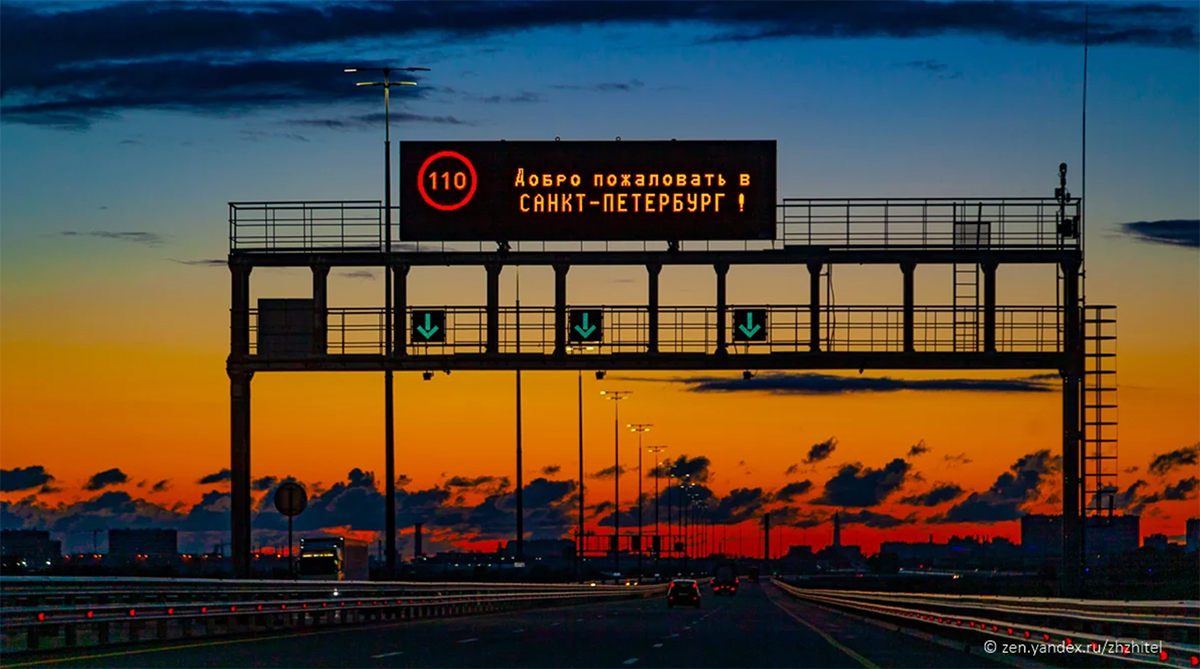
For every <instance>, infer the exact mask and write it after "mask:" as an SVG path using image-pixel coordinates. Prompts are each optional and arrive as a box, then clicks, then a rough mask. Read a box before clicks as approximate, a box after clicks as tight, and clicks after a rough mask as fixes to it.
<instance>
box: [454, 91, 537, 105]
mask: <svg viewBox="0 0 1200 669" xmlns="http://www.w3.org/2000/svg"><path fill="white" fill-rule="evenodd" d="M469 99H470V100H474V101H475V102H482V103H484V104H489V105H494V104H500V103H502V102H509V103H515V104H521V103H526V102H542V101H543V99H542V96H540V95H538V94H537V93H531V92H529V91H521V92H520V93H518V94H517V95H487V96H471V97H470V98H469Z"/></svg>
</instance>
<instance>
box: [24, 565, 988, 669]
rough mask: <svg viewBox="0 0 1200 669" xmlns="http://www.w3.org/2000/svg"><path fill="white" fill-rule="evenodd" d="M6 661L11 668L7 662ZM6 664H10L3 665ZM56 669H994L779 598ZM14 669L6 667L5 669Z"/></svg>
mask: <svg viewBox="0 0 1200 669" xmlns="http://www.w3.org/2000/svg"><path fill="white" fill-rule="evenodd" d="M9 659H10V660H12V659H14V658H9ZM6 664H8V663H6ZM37 665H38V666H58V667H630V666H633V667H868V668H871V667H945V668H947V669H948V668H951V667H996V666H1003V665H999V664H995V663H990V662H988V661H987V660H986V659H984V658H981V657H977V656H974V655H969V654H966V653H964V652H962V651H958V650H953V649H950V648H946V647H944V646H941V645H938V644H934V643H931V642H928V641H924V640H920V639H916V638H913V637H910V636H908V635H905V634H900V633H897V632H893V631H889V630H886V629H883V628H881V627H878V626H876V625H871V624H868V623H864V622H862V621H860V620H858V619H855V618H851V617H847V616H844V615H841V614H837V613H831V612H829V611H826V610H824V609H820V608H815V607H812V606H808V605H805V604H801V603H799V602H797V601H796V600H793V599H791V598H789V597H787V596H786V595H785V594H784V593H782V592H781V591H780V590H779V589H778V588H775V587H774V586H771V585H767V584H762V585H754V584H746V585H743V587H742V588H741V590H740V592H739V593H738V594H737V595H736V596H735V597H714V596H712V595H711V594H710V593H709V592H707V591H706V592H705V593H704V597H703V606H702V608H701V609H699V610H696V609H688V608H675V609H670V610H668V609H667V605H666V600H665V598H657V597H656V598H652V599H646V600H638V601H627V602H616V603H607V604H591V605H586V606H578V607H571V608H560V609H543V610H534V611H524V612H519V613H512V614H496V615H487V616H477V617H472V618H457V619H440V620H423V621H413V622H401V623H388V624H380V625H373V626H369V627H368V626H351V627H346V628H333V629H329V628H326V629H322V630H319V631H310V632H301V631H298V632H292V633H279V634H275V635H272V636H260V637H255V638H242V639H213V640H208V641H203V640H202V641H197V640H190V641H180V642H176V643H171V644H166V645H161V646H149V647H139V648H135V649H130V650H123V651H107V652H106V651H92V652H91V653H89V654H82V655H78V656H73V657H63V658H54V659H50V660H48V659H46V658H42V659H40V660H39V661H38V662H37ZM10 666H12V665H10Z"/></svg>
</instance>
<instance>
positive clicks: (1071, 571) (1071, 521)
mask: <svg viewBox="0 0 1200 669" xmlns="http://www.w3.org/2000/svg"><path fill="white" fill-rule="evenodd" d="M1062 270H1063V309H1064V311H1065V314H1064V316H1065V319H1064V320H1065V328H1064V341H1063V351H1064V353H1065V354H1066V355H1065V358H1064V365H1063V369H1062V370H1061V372H1062V377H1063V394H1062V396H1063V562H1062V565H1063V569H1062V583H1061V587H1062V591H1063V592H1062V595H1063V596H1064V597H1079V596H1081V595H1082V594H1083V564H1084V552H1083V546H1084V542H1083V533H1084V526H1083V517H1082V493H1083V487H1082V485H1081V484H1082V476H1081V471H1080V470H1081V466H1080V465H1081V462H1080V455H1081V449H1080V437H1081V435H1080V387H1081V384H1082V380H1083V346H1082V344H1083V341H1082V335H1083V327H1082V323H1081V322H1080V308H1079V262H1078V261H1069V262H1065V263H1063V264H1062Z"/></svg>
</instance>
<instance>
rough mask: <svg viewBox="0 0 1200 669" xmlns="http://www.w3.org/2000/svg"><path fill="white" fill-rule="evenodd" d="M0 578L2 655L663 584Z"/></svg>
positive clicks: (620, 592)
mask: <svg viewBox="0 0 1200 669" xmlns="http://www.w3.org/2000/svg"><path fill="white" fill-rule="evenodd" d="M81 580H82V579H81ZM2 585H3V587H4V591H5V602H4V606H3V607H0V637H2V648H3V652H4V653H13V652H28V651H38V650H59V649H64V648H77V647H85V646H97V645H107V644H111V643H131V642H139V641H163V640H167V639H177V638H187V637H194V636H208V635H214V634H235V633H236V634H246V633H255V632H260V631H266V630H271V629H281V628H287V627H312V626H321V625H329V624H346V623H359V622H373V621H376V622H377V621H389V620H405V619H414V618H427V617H445V616H459V615H472V614H476V613H485V612H496V611H505V610H512V609H522V608H531V607H537V606H565V605H572V604H583V603H589V602H594V601H603V600H608V599H629V598H638V597H650V596H655V595H661V594H662V593H663V592H664V590H665V588H666V586H665V585H643V586H638V585H629V586H618V585H590V584H565V585H564V584H550V585H542V584H537V585H533V584H451V583H436V584H423V583H365V582H364V583H355V582H345V581H310V582H296V581H249V582H247V581H208V582H207V583H205V582H200V581H199V580H192V579H178V580H176V579H123V581H121V582H116V583H114V582H107V583H105V582H91V583H87V582H76V583H74V584H68V583H62V582H52V583H42V584H36V583H34V584H30V583H24V584H22V583H17V582H14V581H10V580H9V579H5V580H4V582H3V584H2ZM10 585H11V586H12V590H10ZM114 599H120V600H122V601H113V600H114Z"/></svg>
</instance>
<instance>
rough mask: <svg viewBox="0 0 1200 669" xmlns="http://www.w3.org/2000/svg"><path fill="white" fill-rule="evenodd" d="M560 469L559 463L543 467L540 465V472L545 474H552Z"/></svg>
mask: <svg viewBox="0 0 1200 669" xmlns="http://www.w3.org/2000/svg"><path fill="white" fill-rule="evenodd" d="M560 471H562V466H561V465H546V466H545V467H542V473H543V474H545V475H546V476H554V475H555V474H557V473H559V472H560Z"/></svg>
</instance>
